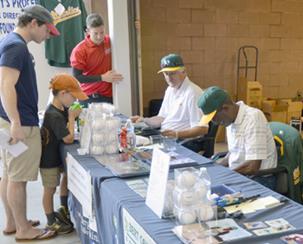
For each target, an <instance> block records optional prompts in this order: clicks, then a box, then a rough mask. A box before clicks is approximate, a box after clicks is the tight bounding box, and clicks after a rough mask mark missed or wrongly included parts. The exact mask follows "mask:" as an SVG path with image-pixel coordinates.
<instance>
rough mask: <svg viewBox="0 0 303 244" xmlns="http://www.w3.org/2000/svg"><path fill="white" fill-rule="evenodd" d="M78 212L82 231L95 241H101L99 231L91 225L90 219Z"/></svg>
mask: <svg viewBox="0 0 303 244" xmlns="http://www.w3.org/2000/svg"><path fill="white" fill-rule="evenodd" d="M76 214H77V217H78V218H79V220H80V229H81V233H82V234H83V235H86V236H88V238H89V239H90V240H91V241H93V243H99V238H98V233H97V232H96V231H93V230H92V229H91V228H90V227H89V220H88V219H86V218H85V217H84V216H83V215H82V214H81V213H80V212H76Z"/></svg>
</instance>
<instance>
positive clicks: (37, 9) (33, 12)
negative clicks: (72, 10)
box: [22, 4, 60, 36]
mask: <svg viewBox="0 0 303 244" xmlns="http://www.w3.org/2000/svg"><path fill="white" fill-rule="evenodd" d="M22 12H23V13H24V14H26V15H28V16H30V17H32V18H33V19H36V20H39V21H41V22H43V23H45V24H46V26H47V28H48V29H49V33H50V34H51V35H52V36H59V35H60V32H59V31H58V29H57V28H56V27H55V25H54V24H53V22H54V20H53V17H52V15H51V14H50V12H49V11H48V10H47V9H46V8H44V7H43V6H41V5H39V4H36V5H31V6H28V7H26V8H24V9H23V10H22Z"/></svg>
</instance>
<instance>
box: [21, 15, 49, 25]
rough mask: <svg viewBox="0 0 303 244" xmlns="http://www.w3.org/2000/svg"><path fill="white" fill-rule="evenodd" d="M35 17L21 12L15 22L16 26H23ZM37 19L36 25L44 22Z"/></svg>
mask: <svg viewBox="0 0 303 244" xmlns="http://www.w3.org/2000/svg"><path fill="white" fill-rule="evenodd" d="M33 19H35V18H33V17H32V16H30V15H28V14H27V13H21V14H20V15H19V16H18V22H17V26H18V27H21V28H22V27H25V26H27V25H28V24H29V23H30V22H32V20H33ZM36 20H37V23H38V26H41V25H43V24H45V22H43V21H41V20H38V19H36Z"/></svg>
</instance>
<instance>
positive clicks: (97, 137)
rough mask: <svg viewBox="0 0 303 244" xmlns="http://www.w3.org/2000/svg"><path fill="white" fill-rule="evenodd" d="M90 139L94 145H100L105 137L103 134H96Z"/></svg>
mask: <svg viewBox="0 0 303 244" xmlns="http://www.w3.org/2000/svg"><path fill="white" fill-rule="evenodd" d="M92 139H93V142H94V143H101V142H103V141H104V139H105V136H104V134H99V133H96V134H93V135H92Z"/></svg>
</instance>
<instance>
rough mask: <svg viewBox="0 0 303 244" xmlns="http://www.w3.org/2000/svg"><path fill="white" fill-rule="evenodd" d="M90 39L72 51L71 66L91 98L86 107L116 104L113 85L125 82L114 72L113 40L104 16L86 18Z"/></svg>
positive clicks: (85, 102) (84, 102) (86, 102)
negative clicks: (107, 32) (105, 29)
mask: <svg viewBox="0 0 303 244" xmlns="http://www.w3.org/2000/svg"><path fill="white" fill-rule="evenodd" d="M86 26H87V36H86V38H85V39H84V40H83V41H82V42H80V43H79V44H78V45H77V46H76V47H75V48H74V49H73V51H72V54H71V57H70V62H71V66H72V69H73V75H74V76H75V77H76V79H78V80H79V81H80V83H81V84H80V85H81V89H82V90H83V92H85V93H86V95H87V96H88V97H89V99H88V100H86V101H83V105H86V106H87V105H88V103H92V102H108V103H112V102H113V95H112V83H113V82H119V81H121V80H122V79H123V77H122V75H121V74H119V73H117V72H116V71H114V70H112V60H111V45H110V38H109V36H108V35H105V31H104V21H103V19H102V17H101V15H99V14H96V13H93V14H90V15H88V16H87V18H86Z"/></svg>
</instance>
